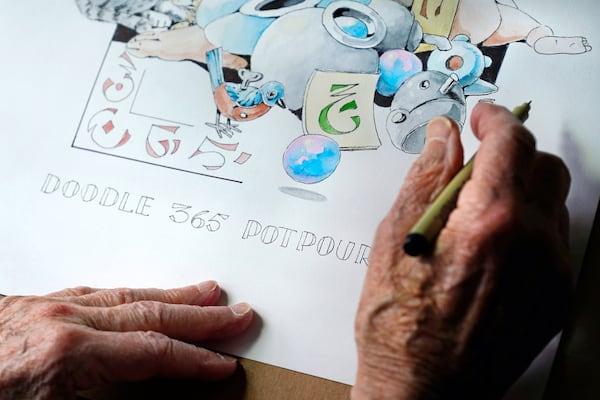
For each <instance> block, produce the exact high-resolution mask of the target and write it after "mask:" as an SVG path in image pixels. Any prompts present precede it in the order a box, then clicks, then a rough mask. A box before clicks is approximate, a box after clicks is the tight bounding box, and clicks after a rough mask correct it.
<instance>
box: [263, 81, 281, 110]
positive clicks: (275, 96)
mask: <svg viewBox="0 0 600 400" xmlns="http://www.w3.org/2000/svg"><path fill="white" fill-rule="evenodd" d="M260 93H261V94H262V98H263V102H264V103H265V104H266V105H268V106H270V107H273V106H274V105H278V106H280V107H282V108H285V103H284V102H283V85H282V84H281V83H279V82H277V81H269V82H266V83H265V84H263V85H262V86H261V87H260Z"/></svg>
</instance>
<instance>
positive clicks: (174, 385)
mask: <svg viewBox="0 0 600 400" xmlns="http://www.w3.org/2000/svg"><path fill="white" fill-rule="evenodd" d="M81 397H83V398H85V399H90V400H121V399H123V400H125V399H127V400H137V399H144V400H147V399H169V400H177V399H202V400H321V399H323V400H338V399H340V400H342V399H343V400H347V399H349V398H350V386H348V385H343V384H341V383H337V382H332V381H328V380H326V379H321V378H317V377H314V376H309V375H305V374H301V373H298V372H294V371H290V370H287V369H283V368H278V367H274V366H272V365H267V364H263V363H259V362H256V361H251V360H245V359H242V360H240V368H238V370H237V372H236V373H235V374H234V376H233V377H232V378H230V379H228V380H226V381H223V382H213V383H205V382H197V381H177V380H150V381H144V382H138V383H127V384H119V385H110V386H106V387H102V388H98V389H95V390H90V391H86V392H82V393H81Z"/></svg>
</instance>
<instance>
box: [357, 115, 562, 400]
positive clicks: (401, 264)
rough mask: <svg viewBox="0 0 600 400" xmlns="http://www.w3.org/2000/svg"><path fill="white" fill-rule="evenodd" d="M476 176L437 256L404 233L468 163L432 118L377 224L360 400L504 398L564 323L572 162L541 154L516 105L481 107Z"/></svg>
mask: <svg viewBox="0 0 600 400" xmlns="http://www.w3.org/2000/svg"><path fill="white" fill-rule="evenodd" d="M471 126H472V128H473V131H474V132H475V135H476V136H477V137H478V138H479V140H480V141H481V145H480V148H479V151H478V153H477V155H476V159H475V164H474V168H473V173H472V177H471V179H470V180H469V181H468V182H467V183H466V185H465V186H464V187H463V189H462V191H461V193H460V196H459V199H458V204H457V207H456V209H455V210H454V211H453V212H452V213H451V215H450V217H449V220H448V222H447V224H446V226H445V228H444V229H443V230H442V231H441V233H440V235H439V236H438V238H437V241H436V246H435V249H434V251H433V253H432V254H429V255H426V256H422V257H410V256H407V255H406V254H405V253H404V252H403V249H402V246H403V242H404V239H405V237H406V234H407V233H408V231H409V230H410V229H411V227H412V225H413V224H414V223H415V222H416V220H417V219H418V218H419V217H420V216H421V214H422V213H423V212H424V210H425V209H426V207H427V206H428V205H429V204H430V203H431V202H432V200H433V199H434V198H435V196H436V194H437V193H439V191H440V190H441V189H442V188H443V187H444V186H445V184H446V183H447V182H448V181H449V180H450V179H451V178H452V177H453V176H454V175H455V173H456V172H457V171H458V170H459V168H460V167H461V166H462V163H463V150H462V146H461V143H460V138H459V131H458V128H457V127H456V125H455V124H453V123H451V122H450V120H448V119H446V118H440V119H436V120H434V121H433V122H432V123H431V124H430V126H429V128H428V131H427V138H426V145H425V148H424V150H423V153H422V154H421V155H420V156H419V158H418V159H417V161H416V162H415V164H414V166H413V167H412V169H411V170H410V172H409V173H408V175H407V177H406V180H405V183H404V185H403V187H402V189H401V191H400V194H399V196H398V199H397V200H396V202H395V204H394V206H393V208H392V209H391V211H390V212H389V214H388V215H387V216H386V218H385V219H384V220H383V222H382V223H381V224H380V226H379V229H378V231H377V235H376V238H375V241H374V246H373V250H372V252H371V256H370V262H369V269H368V272H367V277H366V281H365V284H364V288H363V293H362V298H361V302H360V306H359V310H358V314H357V318H356V339H357V345H358V352H359V368H358V374H357V380H356V385H355V387H354V388H353V391H352V398H353V399H354V400H358V399H394V400H400V399H438V398H444V399H445V398H447V399H470V398H477V399H494V398H500V397H501V396H502V394H503V393H505V391H506V390H507V389H508V387H509V386H510V384H511V383H512V382H514V380H516V378H518V376H520V374H522V372H523V371H524V370H525V369H526V367H527V366H528V365H529V363H530V362H531V361H532V359H533V358H534V357H535V355H536V354H537V353H539V351H540V350H541V349H542V348H543V347H544V345H545V344H546V343H547V342H548V341H549V340H550V339H551V338H552V337H553V335H555V334H556V333H557V332H558V331H559V330H560V328H561V325H562V323H563V321H564V318H565V314H566V310H567V305H568V299H569V294H570V290H571V287H572V276H571V268H570V262H569V251H568V213H567V209H566V207H565V199H566V196H567V192H568V189H569V185H570V177H569V174H568V171H567V169H566V167H565V165H564V164H563V162H562V161H561V160H560V159H559V158H557V157H555V156H552V155H549V154H546V153H542V152H539V151H536V146H535V140H534V138H533V136H532V135H531V134H530V133H529V132H528V131H527V130H526V129H525V128H524V127H523V126H522V124H521V123H520V122H519V121H518V120H517V118H515V117H514V116H513V115H512V114H511V113H510V112H509V111H508V110H506V109H503V108H501V107H498V106H494V105H491V104H478V105H477V106H476V107H475V109H474V111H473V114H472V118H471Z"/></svg>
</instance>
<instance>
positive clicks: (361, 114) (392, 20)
mask: <svg viewBox="0 0 600 400" xmlns="http://www.w3.org/2000/svg"><path fill="white" fill-rule="evenodd" d="M76 3H77V6H78V7H79V10H80V11H81V13H82V14H83V15H84V16H86V17H87V18H89V19H92V20H97V21H104V22H110V23H114V24H116V30H115V33H114V36H113V39H112V41H111V42H110V43H109V44H108V49H107V51H106V56H105V58H104V61H103V63H102V65H101V66H100V72H99V75H98V78H97V80H96V82H95V83H94V84H93V88H92V93H91V95H90V99H89V102H88V104H87V106H86V110H85V112H84V115H83V116H82V122H81V125H80V127H79V129H78V131H77V134H76V136H75V140H74V142H73V147H76V148H80V149H85V150H89V151H94V152H98V153H103V154H107V155H111V156H116V157H121V158H125V159H129V160H135V161H140V162H144V163H148V164H153V165H158V166H162V167H166V168H171V169H174V170H178V171H186V172H191V173H195V174H200V175H204V176H207V177H210V178H215V179H223V180H227V181H232V182H239V183H242V182H244V180H245V175H244V173H243V172H242V171H244V168H246V167H247V166H248V165H251V163H252V162H253V159H255V158H256V157H261V154H260V150H259V151H258V152H257V150H256V149H264V151H278V152H279V153H280V154H279V156H280V160H281V164H280V165H274V166H272V168H283V170H284V171H285V173H286V174H287V176H288V177H289V179H290V183H297V184H300V185H314V184H317V183H319V182H323V181H324V180H326V179H328V178H330V177H331V176H332V175H333V174H334V173H335V172H336V169H337V167H338V165H339V164H340V163H342V162H352V161H353V160H351V159H347V157H344V155H345V154H344V153H347V152H356V151H378V149H380V148H381V146H387V145H389V143H390V142H391V145H393V146H394V148H395V149H396V150H397V151H398V152H400V153H405V154H418V153H420V152H421V151H422V149H423V146H424V140H425V136H424V135H425V128H426V126H427V124H428V122H429V121H430V120H431V119H433V118H435V117H436V116H439V115H446V116H448V117H450V118H452V119H453V120H455V121H456V122H457V123H458V124H459V126H461V127H462V126H463V125H464V123H465V120H466V113H467V98H468V97H469V96H478V97H481V98H482V99H483V98H485V97H486V96H489V95H492V94H494V93H496V92H498V91H500V90H502V88H501V87H498V86H497V85H496V77H497V76H498V73H499V71H500V69H501V67H502V64H503V63H504V62H508V61H507V60H505V54H506V51H507V48H508V46H510V45H512V44H514V43H518V45H525V46H529V47H530V48H531V51H533V52H536V53H538V54H539V55H540V56H556V55H559V56H566V55H577V54H583V53H586V52H589V51H592V48H591V46H590V45H589V43H588V41H587V39H586V38H585V37H581V36H560V35H558V34H557V33H555V31H556V32H560V31H561V29H560V27H549V26H546V25H544V23H543V22H541V21H538V20H537V19H536V18H535V15H530V14H529V13H527V12H525V11H523V10H521V9H520V8H519V2H518V1H508V0H415V1H409V0H171V1H158V0H155V1H150V0H148V1H144V0H137V1H127V2H125V1H122V0H107V1H95V0H76ZM510 62H514V60H510ZM91 84H92V83H91ZM375 110H379V111H381V110H384V113H383V115H385V116H386V117H385V120H383V121H377V117H376V115H381V113H376V112H375ZM281 113H285V114H286V115H287V116H288V117H289V116H292V117H293V119H292V121H294V122H293V124H295V126H294V127H293V130H294V131H295V132H296V133H297V134H296V135H294V137H290V140H289V144H288V145H287V147H285V148H281V149H279V150H278V149H274V148H271V147H269V145H268V143H264V144H263V146H261V145H260V143H259V144H257V143H254V142H253V140H254V139H253V137H252V131H253V129H256V128H255V125H254V124H256V123H257V122H261V121H270V120H271V119H272V118H278V116H281V115H283V114H281ZM274 123H276V122H274ZM347 154H348V153H347Z"/></svg>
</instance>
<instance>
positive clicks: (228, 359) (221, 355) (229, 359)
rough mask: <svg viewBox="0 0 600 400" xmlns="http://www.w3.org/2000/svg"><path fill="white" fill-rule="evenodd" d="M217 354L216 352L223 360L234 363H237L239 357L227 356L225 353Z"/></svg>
mask: <svg viewBox="0 0 600 400" xmlns="http://www.w3.org/2000/svg"><path fill="white" fill-rule="evenodd" d="M215 354H216V355H217V356H219V358H221V359H222V360H223V361H227V362H230V363H232V364H233V363H237V358H235V357H231V356H226V355H223V354H221V353H215Z"/></svg>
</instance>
